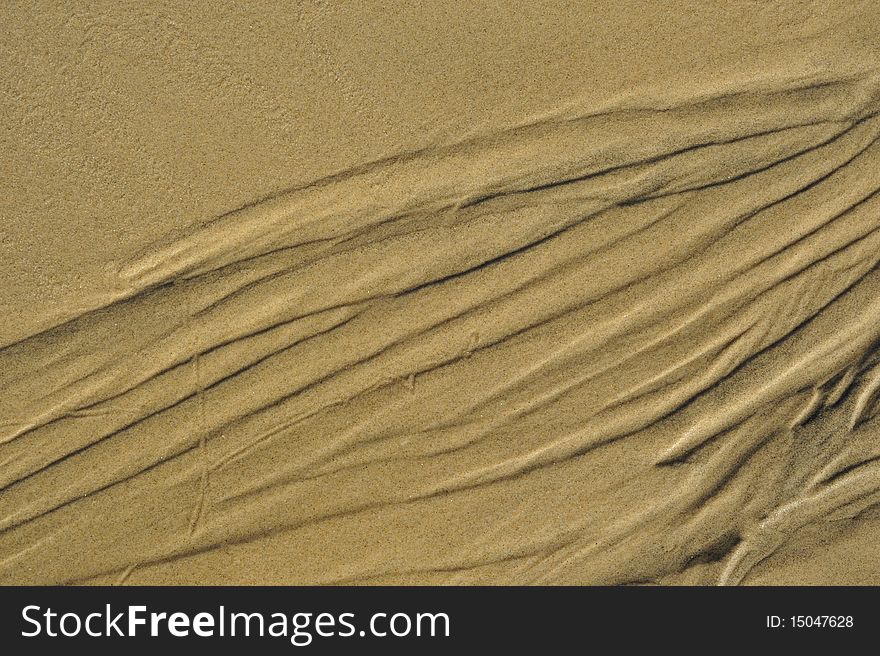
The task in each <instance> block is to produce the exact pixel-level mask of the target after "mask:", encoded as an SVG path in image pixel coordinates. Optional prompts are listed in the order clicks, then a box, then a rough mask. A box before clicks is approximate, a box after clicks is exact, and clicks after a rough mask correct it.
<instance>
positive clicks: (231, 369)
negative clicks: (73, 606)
mask: <svg viewBox="0 0 880 656" xmlns="http://www.w3.org/2000/svg"><path fill="white" fill-rule="evenodd" d="M0 34H2V40H0V62H2V66H0V111H2V117H3V121H2V130H0V153H2V155H0V163H2V169H0V170H2V174H0V179H2V188H3V194H2V196H0V582H3V583H26V584H44V583H87V584H94V583H114V582H117V583H126V584H169V583H186V584H200V583H222V584H226V583H245V584H257V583H297V584H303V583H304V584H332V583H365V584H386V583H403V584H415V583H427V584H449V583H454V584H476V583H481V584H584V583H590V584H631V583H639V584H642V583H644V584H652V583H653V584H671V585H677V584H828V583H839V584H880V559H878V555H880V546H878V545H880V400H878V397H880V266H878V263H880V194H878V190H880V140H878V137H880V3H878V2H872V1H868V2H853V1H848V0H847V1H844V0H837V1H822V2H819V1H816V2H808V1H790V2H789V1H777V2H772V1H770V2H757V1H756V2H746V1H735V0H729V1H724V2H696V1H695V2H683V1H675V2H648V1H640V2H610V1H606V2H599V3H577V2H547V1H542V2H535V3H514V2H497V3H492V2H480V3H474V2H457V1H451V0H442V1H438V2H427V3H425V2H412V3H410V2H387V3H382V2H357V3H355V2H352V3H348V2H340V3H325V2H317V1H314V0H312V1H308V2H302V3H286V2H249V3H241V4H231V3H229V4H225V3H216V2H204V3H195V2H194V3H160V2H133V3H125V2H107V3H21V4H17V3H12V2H10V3H4V4H3V5H2V8H0Z"/></svg>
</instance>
